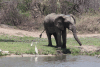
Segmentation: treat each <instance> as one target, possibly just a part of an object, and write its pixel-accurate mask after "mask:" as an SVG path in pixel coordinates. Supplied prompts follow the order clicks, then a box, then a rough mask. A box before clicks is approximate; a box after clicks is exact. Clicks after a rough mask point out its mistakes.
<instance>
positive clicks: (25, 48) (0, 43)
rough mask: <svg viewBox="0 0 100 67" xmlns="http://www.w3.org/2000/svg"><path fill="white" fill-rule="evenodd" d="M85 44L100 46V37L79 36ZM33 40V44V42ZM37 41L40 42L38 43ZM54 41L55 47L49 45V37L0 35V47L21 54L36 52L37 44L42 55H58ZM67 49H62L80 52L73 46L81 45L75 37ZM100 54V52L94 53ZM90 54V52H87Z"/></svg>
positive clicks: (53, 41) (69, 41)
mask: <svg viewBox="0 0 100 67" xmlns="http://www.w3.org/2000/svg"><path fill="white" fill-rule="evenodd" d="M79 39H80V40H81V42H82V44H83V45H95V46H100V38H99V37H98V38H97V37H87V38H79ZM32 41H33V46H32V47H31V43H32ZM35 42H38V43H37V44H36V43H35ZM52 43H53V46H54V47H49V46H47V44H48V40H47V38H41V39H40V38H35V37H26V36H24V37H17V36H9V35H0V49H1V50H4V51H10V53H13V54H16V55H20V54H22V53H23V54H35V45H36V46H37V48H38V51H39V54H40V55H48V54H51V55H56V54H57V50H58V48H56V47H55V46H56V43H55V40H54V39H53V38H52ZM66 46H67V49H61V51H62V52H63V53H64V54H69V53H71V54H74V55H77V54H79V52H80V50H79V49H77V48H74V47H73V46H79V44H78V43H77V42H76V41H75V39H74V38H68V39H67V44H66ZM92 54H100V53H92ZM0 55H1V54H0ZM87 55H88V54H87ZM90 55H91V54H90Z"/></svg>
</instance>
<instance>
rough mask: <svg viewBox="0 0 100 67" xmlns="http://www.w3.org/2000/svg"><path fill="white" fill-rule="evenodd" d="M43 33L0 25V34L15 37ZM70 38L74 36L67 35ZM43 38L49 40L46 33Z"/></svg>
mask: <svg viewBox="0 0 100 67" xmlns="http://www.w3.org/2000/svg"><path fill="white" fill-rule="evenodd" d="M41 32H42V31H35V30H34V31H32V32H29V31H24V30H19V29H14V28H12V27H9V26H7V25H0V34H8V35H13V36H21V37H23V36H32V37H39V35H40V34H41ZM77 36H78V37H97V36H100V34H83V35H80V34H78V35H77ZM67 37H68V38H72V37H73V34H67ZM42 38H47V35H46V33H45V32H44V33H43V34H42Z"/></svg>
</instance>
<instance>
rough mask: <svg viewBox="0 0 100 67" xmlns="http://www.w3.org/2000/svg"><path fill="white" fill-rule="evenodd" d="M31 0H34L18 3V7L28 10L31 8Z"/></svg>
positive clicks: (23, 10)
mask: <svg viewBox="0 0 100 67" xmlns="http://www.w3.org/2000/svg"><path fill="white" fill-rule="evenodd" d="M31 2H32V0H23V1H22V3H19V4H18V8H19V9H20V10H21V11H22V12H26V11H28V10H30V3H31Z"/></svg>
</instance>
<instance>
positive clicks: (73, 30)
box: [72, 25, 82, 46]
mask: <svg viewBox="0 0 100 67" xmlns="http://www.w3.org/2000/svg"><path fill="white" fill-rule="evenodd" d="M72 32H73V36H74V38H75V40H76V41H77V42H78V43H79V45H80V46H81V45H82V43H81V42H80V40H79V39H78V37H77V34H76V27H75V26H74V25H73V26H72Z"/></svg>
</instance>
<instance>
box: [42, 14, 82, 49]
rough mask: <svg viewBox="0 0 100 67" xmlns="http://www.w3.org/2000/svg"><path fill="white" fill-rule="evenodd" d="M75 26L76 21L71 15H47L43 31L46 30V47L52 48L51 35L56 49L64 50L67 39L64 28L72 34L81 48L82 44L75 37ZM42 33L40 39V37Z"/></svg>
mask: <svg viewBox="0 0 100 67" xmlns="http://www.w3.org/2000/svg"><path fill="white" fill-rule="evenodd" d="M75 24H76V20H75V18H74V16H73V15H72V14H70V15H64V14H56V13H51V14H48V15H47V16H46V17H45V19H44V31H45V30H46V34H47V37H48V46H52V41H51V35H53V36H54V38H55V41H56V44H57V47H62V48H66V37H67V36H66V28H67V29H68V30H71V31H72V32H73V36H74V38H75V40H76V41H77V42H78V43H79V45H80V46H81V45H82V43H81V42H80V40H79V39H78V37H77V33H76V27H75ZM44 31H43V32H44ZM43 32H42V33H43ZM42 33H41V35H40V37H41V36H42ZM61 40H62V41H61Z"/></svg>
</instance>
